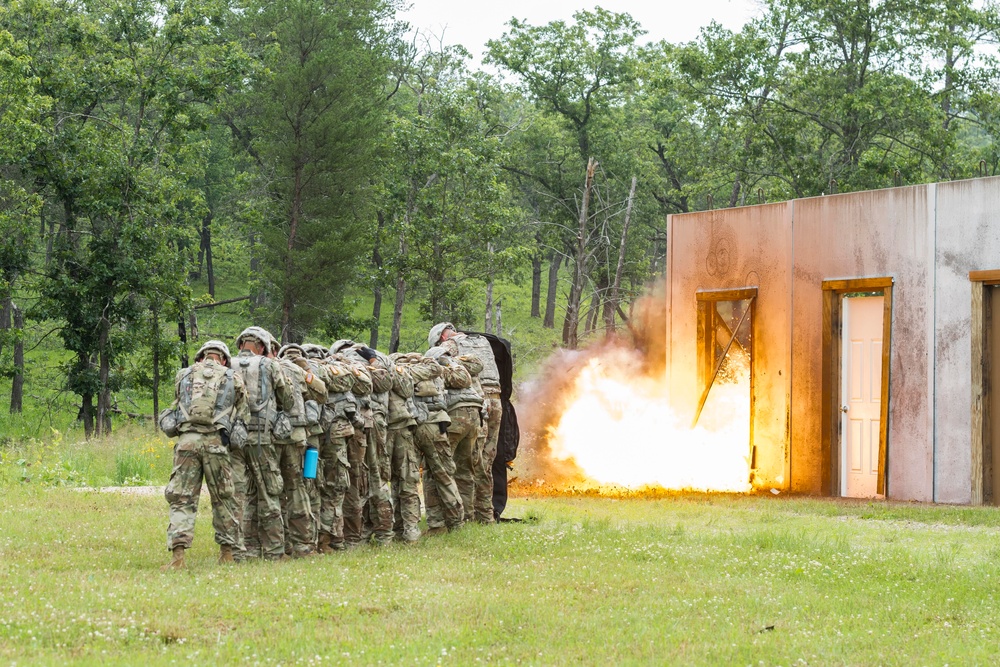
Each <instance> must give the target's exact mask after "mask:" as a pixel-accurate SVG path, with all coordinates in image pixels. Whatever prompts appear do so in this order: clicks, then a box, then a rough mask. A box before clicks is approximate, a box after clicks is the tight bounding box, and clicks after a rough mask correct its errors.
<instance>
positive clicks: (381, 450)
mask: <svg viewBox="0 0 1000 667" xmlns="http://www.w3.org/2000/svg"><path fill="white" fill-rule="evenodd" d="M330 350H331V352H334V353H339V354H343V355H344V356H345V357H347V358H348V359H350V360H351V361H354V362H356V363H359V364H363V365H365V366H366V367H367V369H368V372H369V373H371V376H372V393H371V396H370V397H369V400H368V403H369V406H370V407H371V414H372V425H371V427H370V428H368V429H366V430H365V458H364V461H365V464H366V466H367V473H368V480H367V484H368V493H367V497H366V498H363V499H362V510H361V521H362V523H361V535H360V539H359V541H360V542H367V541H369V539H370V538H371V537H372V535H374V537H375V542H376V543H377V544H381V545H386V544H389V543H390V542H392V537H393V532H392V521H393V509H392V493H391V491H390V490H389V482H390V479H391V468H390V461H391V458H392V456H391V453H390V452H389V450H388V448H387V446H386V443H387V433H386V427H387V422H386V414H387V412H388V409H389V391H390V390H391V389H392V384H393V377H392V376H393V374H394V371H393V365H392V362H391V361H390V360H389V357H387V356H386V355H384V354H383V353H381V352H379V351H378V350H374V349H372V348H370V347H368V346H366V345H363V344H361V343H355V342H354V341H351V340H347V339H341V340H338V341H337V342H335V343H334V344H333V345H332V346H331V347H330ZM361 400H362V403H364V400H365V399H364V398H362V399H361Z"/></svg>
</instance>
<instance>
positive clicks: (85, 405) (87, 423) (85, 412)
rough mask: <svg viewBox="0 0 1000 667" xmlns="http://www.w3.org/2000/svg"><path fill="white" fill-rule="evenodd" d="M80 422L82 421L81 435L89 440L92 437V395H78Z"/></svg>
mask: <svg viewBox="0 0 1000 667" xmlns="http://www.w3.org/2000/svg"><path fill="white" fill-rule="evenodd" d="M80 400H81V403H80V417H79V418H80V420H81V421H83V434H84V436H85V437H86V438H87V439H88V440H89V439H90V438H92V437H93V436H94V395H93V394H91V393H89V392H88V393H86V394H81V395H80Z"/></svg>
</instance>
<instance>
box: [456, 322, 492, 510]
mask: <svg viewBox="0 0 1000 667" xmlns="http://www.w3.org/2000/svg"><path fill="white" fill-rule="evenodd" d="M473 341H475V342H477V343H478V344H473ZM441 347H443V348H445V349H446V350H448V353H449V354H450V355H451V356H452V357H462V358H471V357H476V358H477V359H478V360H479V361H480V362H481V364H482V370H481V371H480V373H479V374H478V376H477V379H476V383H477V384H479V385H480V386H481V393H482V395H483V399H484V400H483V407H482V415H483V422H482V427H483V428H482V433H481V434H480V437H479V438H478V439H477V441H476V447H475V451H474V452H473V455H472V463H473V479H474V483H475V488H474V493H473V505H472V506H471V509H470V508H469V506H467V510H468V511H467V512H466V517H465V518H466V519H467V520H470V521H471V520H472V519H473V513H474V518H475V520H476V521H478V522H479V523H486V524H489V523H494V517H493V459H495V458H496V454H497V442H498V440H499V438H500V419H501V417H502V416H503V406H502V405H501V403H500V372H499V370H498V369H497V364H496V359H495V358H494V356H493V351H492V348H490V346H489V343H488V342H487V341H486V339H485V338H483V337H481V336H467V335H466V334H461V333H460V334H454V335H452V336H451V337H450V338H448V340H446V341H444V342H442V343H441Z"/></svg>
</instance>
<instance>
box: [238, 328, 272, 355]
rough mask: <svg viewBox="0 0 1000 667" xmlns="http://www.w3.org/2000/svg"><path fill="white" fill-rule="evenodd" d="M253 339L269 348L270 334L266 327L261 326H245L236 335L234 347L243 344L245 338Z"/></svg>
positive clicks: (266, 348)
mask: <svg viewBox="0 0 1000 667" xmlns="http://www.w3.org/2000/svg"><path fill="white" fill-rule="evenodd" d="M250 339H255V340H257V341H260V344H261V345H263V346H264V349H265V350H269V349H270V348H271V334H269V333H268V332H267V330H266V329H263V328H261V327H247V328H246V329H244V330H243V331H241V332H240V335H239V336H237V337H236V347H240V346H241V345H243V342H244V341H246V340H250Z"/></svg>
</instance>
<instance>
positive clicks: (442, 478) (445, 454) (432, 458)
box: [408, 355, 464, 530]
mask: <svg viewBox="0 0 1000 667" xmlns="http://www.w3.org/2000/svg"><path fill="white" fill-rule="evenodd" d="M410 358H411V359H413V361H414V363H413V365H411V366H409V367H408V368H409V371H410V374H411V375H412V377H413V379H414V390H413V393H414V397H413V403H414V406H415V407H416V418H417V422H418V423H417V426H416V428H415V429H414V432H413V435H414V442H415V444H416V446H417V449H418V450H419V451H420V453H421V454H422V455H423V459H424V477H423V487H424V507H425V510H426V512H427V527H428V529H429V530H436V529H442V528H444V527H446V526H447V527H448V528H449V529H455V528H458V527H459V526H461V525H462V521H463V516H464V507H463V504H462V497H461V495H460V494H459V490H458V486H457V484H456V481H457V480H456V479H455V473H456V470H455V460H454V452H453V450H452V447H451V443H450V442H449V440H448V428H449V426H450V425H451V417H450V416H449V415H448V411H447V407H448V403H447V392H446V389H445V382H444V373H445V367H444V366H442V365H441V363H439V362H438V361H436V360H435V359H433V358H430V357H421V356H420V355H412V356H411V357H410Z"/></svg>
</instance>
